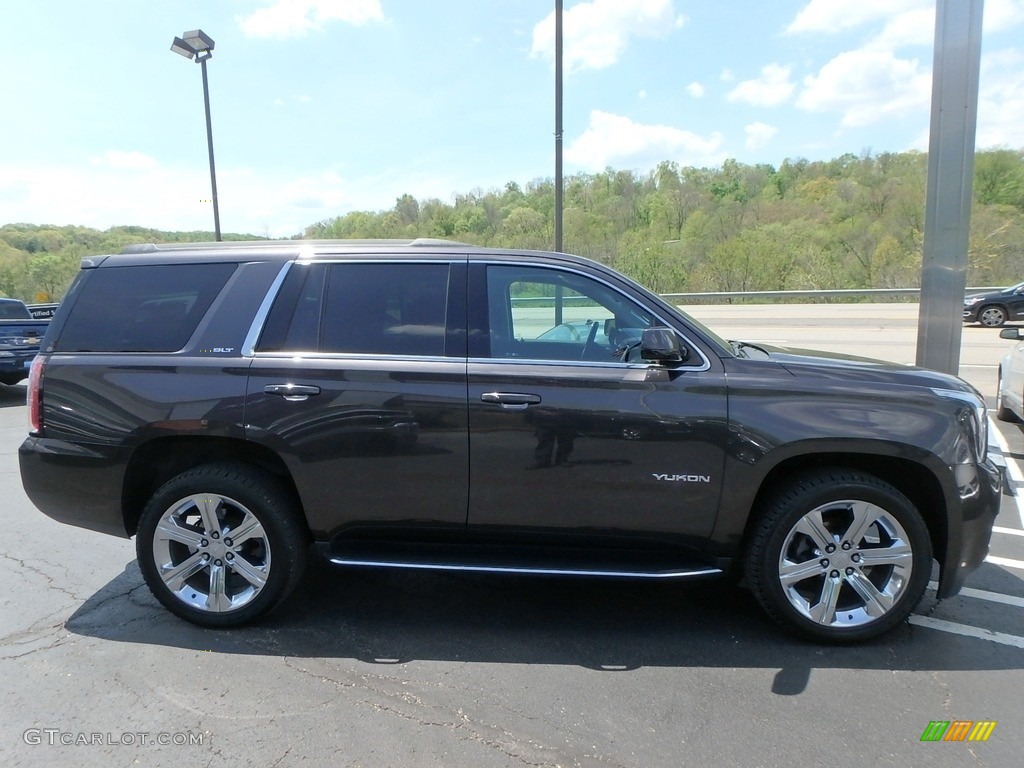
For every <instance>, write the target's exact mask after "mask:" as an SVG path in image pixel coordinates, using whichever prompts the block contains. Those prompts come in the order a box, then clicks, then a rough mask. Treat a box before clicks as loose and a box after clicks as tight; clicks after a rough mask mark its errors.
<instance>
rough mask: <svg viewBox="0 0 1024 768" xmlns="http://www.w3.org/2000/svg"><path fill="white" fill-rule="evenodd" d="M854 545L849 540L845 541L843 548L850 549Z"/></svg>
mask: <svg viewBox="0 0 1024 768" xmlns="http://www.w3.org/2000/svg"><path fill="white" fill-rule="evenodd" d="M851 546H852V545H851V544H850V542H848V541H844V542H843V549H845V550H848V549H849V548H850V547H851Z"/></svg>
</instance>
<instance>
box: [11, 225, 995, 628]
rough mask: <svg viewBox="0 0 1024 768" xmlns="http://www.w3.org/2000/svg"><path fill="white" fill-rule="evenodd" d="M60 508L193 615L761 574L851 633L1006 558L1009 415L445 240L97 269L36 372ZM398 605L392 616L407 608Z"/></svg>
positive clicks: (180, 252)
mask: <svg viewBox="0 0 1024 768" xmlns="http://www.w3.org/2000/svg"><path fill="white" fill-rule="evenodd" d="M29 404H30V414H31V422H32V424H31V434H30V436H29V437H28V439H27V440H26V441H25V442H24V444H23V445H22V446H21V449H20V459H21V473H22V478H23V482H24V485H25V489H26V491H27V492H28V495H29V497H30V498H31V499H32V501H33V502H34V503H35V504H36V505H37V506H38V507H39V508H40V509H41V510H42V511H43V512H45V513H46V514H47V515H49V516H51V517H53V518H55V519H57V520H60V521H63V522H66V523H70V524H72V525H78V526H82V527H85V528H90V529H93V530H96V531H101V532H104V533H109V534H114V535H117V536H124V537H130V536H135V538H136V545H137V553H138V559H139V566H140V568H141V570H142V573H143V575H144V577H145V579H146V582H147V583H148V585H149V587H150V588H151V589H152V591H153V593H154V594H155V595H156V597H157V598H158V599H159V600H160V601H161V602H162V603H163V604H164V605H165V606H167V607H168V608H169V609H170V610H171V611H173V612H174V613H176V614H177V615H179V616H181V617H183V618H185V619H188V620H189V621H193V622H195V623H197V624H202V625H205V626H212V627H226V626H233V625H238V624H241V623H243V622H247V621H250V620H253V619H255V618H257V617H259V616H262V615H264V614H266V613H267V612H268V611H270V610H271V609H273V608H274V607H275V606H277V605H279V604H280V603H281V602H282V601H283V600H284V599H285V598H286V597H287V595H288V594H289V592H291V590H292V589H293V587H294V586H295V585H296V583H297V582H298V580H299V578H300V576H301V574H302V571H303V567H304V565H305V562H306V559H307V556H308V553H309V551H310V549H311V547H310V544H315V545H316V547H317V548H318V549H319V550H320V551H321V552H322V553H323V554H324V555H325V556H326V557H327V559H329V560H330V561H332V562H334V563H337V564H339V565H342V566H345V567H350V568H354V567H375V568H376V567H395V568H414V569H419V568H423V569H427V568H432V569H448V570H480V571H492V572H502V573H526V574H530V573H534V574H536V573H542V574H566V575H575V576H590V577H608V578H612V577H620V578H621V577H633V578H653V579H671V578H678V579H687V578H701V577H710V576H727V577H731V578H734V579H737V580H739V579H745V581H746V583H747V584H749V586H750V588H751V589H752V590H753V592H754V594H755V595H756V597H757V599H758V600H759V601H760V603H761V604H762V605H763V606H764V608H765V609H766V610H767V612H768V613H769V614H770V615H771V616H772V617H774V618H775V619H776V620H777V621H778V622H780V623H781V624H783V625H784V626H786V627H787V628H789V629H791V630H794V631H796V632H798V633H800V634H802V635H804V636H809V637H812V638H816V639H824V640H828V641H836V642H843V641H853V640H862V639H864V638H868V637H872V636H875V635H877V634H879V633H881V632H883V631H885V630H888V629H890V628H892V627H893V626H895V625H896V624H898V623H899V622H901V621H903V620H904V619H905V618H906V616H907V615H908V614H909V613H910V611H911V610H912V609H913V607H914V605H915V604H916V603H917V602H918V600H919V599H920V597H921V595H922V594H923V592H924V590H925V586H926V584H927V582H928V579H929V575H930V573H931V570H932V567H933V560H934V561H937V565H938V579H939V587H938V594H939V596H940V597H948V596H950V595H953V594H955V593H956V592H957V591H958V590H959V589H960V587H961V585H962V583H963V580H964V577H965V576H966V574H967V573H968V572H970V571H971V570H972V569H973V568H975V567H976V566H977V565H978V564H979V563H981V561H982V560H983V558H984V556H985V554H986V551H987V547H988V541H989V536H990V532H991V527H992V523H993V520H994V518H995V515H996V512H997V508H998V498H999V497H998V489H999V481H1000V478H999V472H998V470H997V469H996V468H995V467H994V466H993V464H992V463H991V462H990V461H989V460H988V459H987V457H986V442H987V441H986V424H987V418H986V412H985V405H984V402H983V400H982V398H981V397H980V396H979V395H978V393H977V392H976V391H974V390H973V389H972V388H971V387H970V386H969V385H967V384H966V383H964V382H963V381H961V380H960V379H957V378H955V377H952V376H946V375H943V374H939V373H934V372H931V371H927V370H922V369H916V368H910V367H904V366H897V365H894V364H889V363H882V362H876V361H868V360H862V359H858V360H842V359H837V358H835V357H834V356H824V355H820V356H819V355H816V354H814V353H806V352H801V353H798V352H795V351H792V350H785V349H779V348H769V347H765V346H755V345H751V344H748V343H738V342H727V341H724V340H722V339H720V338H719V337H717V336H716V335H715V334H714V333H712V332H711V331H709V330H708V329H707V328H704V327H703V326H701V325H700V324H699V323H697V322H695V321H694V320H693V319H692V318H689V317H687V316H686V315H685V314H682V313H681V312H680V311H679V310H678V309H677V308H675V307H673V306H671V305H669V304H667V303H665V302H664V301H663V300H662V299H660V298H659V297H657V296H655V295H653V294H652V293H650V292H648V291H646V290H644V289H643V288H641V287H640V286H638V285H636V284H635V283H633V282H631V281H630V280H628V279H627V278H625V277H623V276H622V275H619V274H617V273H616V272H614V271H612V270H610V269H608V268H606V267H604V266H602V265H599V264H596V263H593V262H591V261H588V260H585V259H581V258H577V257H573V256H568V255H565V254H556V253H546V252H527V251H515V250H490V249H483V248H477V247H472V246H467V245H462V244H458V243H449V242H442V241H434V240H415V241H411V242H391V241H363V242H326V241H324V242H306V241H286V242H259V243H234V244H229V243H224V244H219V243H218V244H194V245H167V246H162V245H161V246H156V245H150V246H133V247H130V248H128V249H127V250H126V251H125V252H123V253H121V254H117V255H111V256H102V257H95V258H88V259H86V260H85V261H84V262H83V263H82V269H81V272H80V273H79V275H78V277H77V279H76V281H75V283H74V284H73V286H72V288H71V290H70V292H69V294H68V296H67V298H66V299H65V301H64V302H63V303H62V304H61V306H60V308H59V309H58V311H57V313H56V316H55V317H54V319H53V322H52V325H51V326H50V329H49V331H48V333H47V335H46V337H45V339H44V341H43V348H42V353H41V354H40V355H39V356H38V357H37V358H36V361H35V364H34V366H33V368H32V373H31V377H30V386H29ZM381 599H382V600H386V599H387V598H386V596H384V595H382V596H381Z"/></svg>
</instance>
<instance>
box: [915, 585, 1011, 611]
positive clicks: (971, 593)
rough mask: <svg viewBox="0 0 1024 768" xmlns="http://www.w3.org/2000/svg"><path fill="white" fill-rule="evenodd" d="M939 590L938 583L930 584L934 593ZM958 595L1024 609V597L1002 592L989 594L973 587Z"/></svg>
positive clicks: (929, 586) (962, 589)
mask: <svg viewBox="0 0 1024 768" xmlns="http://www.w3.org/2000/svg"><path fill="white" fill-rule="evenodd" d="M938 588H939V585H938V584H937V583H936V582H934V581H929V582H928V589H930V590H931V591H932V592H934V591H935V590H937V589H938ZM958 594H959V595H960V596H962V597H970V598H972V599H974V600H987V601H988V602H990V603H1002V604H1003V605H1012V606H1014V607H1015V608H1024V597H1014V596H1013V595H1004V594H1003V593H1002V592H989V591H987V590H984V589H973V588H971V587H963V588H961V590H960V592H959V593H958Z"/></svg>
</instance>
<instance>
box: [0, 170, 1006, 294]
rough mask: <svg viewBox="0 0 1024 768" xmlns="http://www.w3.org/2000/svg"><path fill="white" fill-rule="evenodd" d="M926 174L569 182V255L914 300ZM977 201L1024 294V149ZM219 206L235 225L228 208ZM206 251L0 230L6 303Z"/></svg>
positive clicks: (679, 278)
mask: <svg viewBox="0 0 1024 768" xmlns="http://www.w3.org/2000/svg"><path fill="white" fill-rule="evenodd" d="M926 165H927V158H926V156H925V155H923V154H920V153H899V154H888V153H887V154H880V155H867V154H865V155H863V156H856V155H843V156H842V157H839V158H836V159H834V160H830V161H827V162H824V161H814V162H811V161H807V160H786V161H785V162H783V163H782V165H781V166H779V167H778V168H775V167H773V166H770V165H753V166H751V165H743V164H741V163H737V162H735V161H726V162H725V163H724V164H723V165H722V166H721V167H720V168H715V169H707V168H682V167H680V166H679V165H677V164H676V163H672V162H663V163H661V165H659V166H658V168H657V169H656V170H654V171H652V172H651V173H648V174H637V173H633V172H630V171H616V170H613V169H608V170H606V171H604V172H603V173H597V174H578V175H574V176H569V177H567V178H566V179H565V199H564V206H565V209H564V216H563V221H564V226H563V236H564V249H565V250H566V251H570V252H573V253H578V254H580V255H583V256H588V257H590V258H593V259H597V260H598V261H602V262H605V263H607V264H611V265H612V266H614V267H616V268H617V269H620V270H622V271H623V272H626V273H627V274H629V275H631V276H633V277H634V278H636V279H638V280H640V281H641V282H643V283H645V284H647V285H649V286H650V287H652V288H654V289H655V290H657V291H660V292H665V293H667V292H676V291H704V290H707V291H713V290H728V291H742V290H785V289H798V288H902V287H915V286H917V285H918V281H919V277H920V268H921V246H922V236H923V229H924V189H925V173H926ZM974 193H975V195H974V196H975V205H974V211H973V215H972V222H971V238H970V272H969V275H968V284H970V285H1003V284H1010V283H1014V282H1018V281H1020V280H1024V151H1016V150H990V151H985V152H980V153H978V154H977V156H976V158H975V185H974ZM222 207H223V208H224V209H225V211H229V210H230V203H229V201H222ZM553 211H554V184H553V182H552V180H551V179H542V180H537V181H534V182H531V183H529V184H527V185H526V186H525V187H520V186H519V185H518V184H516V183H514V182H509V183H508V184H506V186H505V188H504V189H502V190H488V191H483V190H474V191H471V192H466V193H462V194H457V195H456V196H455V197H454V200H453V201H449V202H444V201H441V200H436V199H433V200H417V199H415V198H413V197H412V196H410V195H407V194H406V195H402V196H401V197H400V198H398V199H397V201H396V203H395V206H394V208H392V209H390V210H386V211H377V212H367V211H356V212H351V213H347V214H345V215H343V216H339V217H337V218H334V219H329V220H325V221H321V222H317V223H315V224H312V225H310V226H309V227H307V228H306V230H305V232H304V233H301V234H300V235H297V236H305V237H319V238H376V237H385V238H409V237H442V238H451V239H454V240H461V241H464V242H470V243H477V244H481V245H494V246H512V247H522V248H540V249H547V248H551V247H552V245H553ZM228 215H230V214H228ZM251 237H252V236H248V235H243V236H239V235H225V239H243V238H244V239H250V238H251ZM212 239H213V238H212V233H210V232H160V231H157V230H150V229H144V228H141V227H115V228H112V229H109V230H107V231H105V232H99V231H96V230H92V229H88V228H83V227H74V226H66V227H50V226H35V225H26V224H8V225H5V226H3V227H0V294H3V295H7V296H15V297H18V298H23V299H26V300H30V301H56V300H59V299H60V298H61V297H62V296H63V292H64V291H65V290H66V288H67V285H68V282H69V281H70V279H71V277H72V276H73V274H74V272H75V270H76V269H77V266H78V262H79V260H80V259H81V257H82V256H85V255H90V254H97V253H109V252H112V251H117V250H119V249H120V248H121V247H123V246H124V245H126V244H129V243H137V242H161V241H189V240H212Z"/></svg>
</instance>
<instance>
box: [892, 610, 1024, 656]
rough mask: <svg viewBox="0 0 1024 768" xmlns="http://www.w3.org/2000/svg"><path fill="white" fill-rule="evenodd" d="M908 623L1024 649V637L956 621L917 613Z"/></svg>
mask: <svg viewBox="0 0 1024 768" xmlns="http://www.w3.org/2000/svg"><path fill="white" fill-rule="evenodd" d="M907 621H909V622H910V623H911V624H916V625H917V626H919V627H927V628H928V629H937V630H939V631H940V632H949V633H951V634H954V635H963V636H964V637H973V638H976V639H978V640H988V641H989V642H990V643H999V644H1001V645H1011V646H1013V647H1014V648H1024V637H1020V636H1018V635H1010V634H1007V633H1006V632H993V631H992V630H989V629H979V628H978V627H972V626H969V625H967V624H957V623H956V622H954V621H945V620H943V619H933V618H932V617H931V616H918V615H917V614H916V613H915V614H912V615H911V616H910V618H909V619H907Z"/></svg>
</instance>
